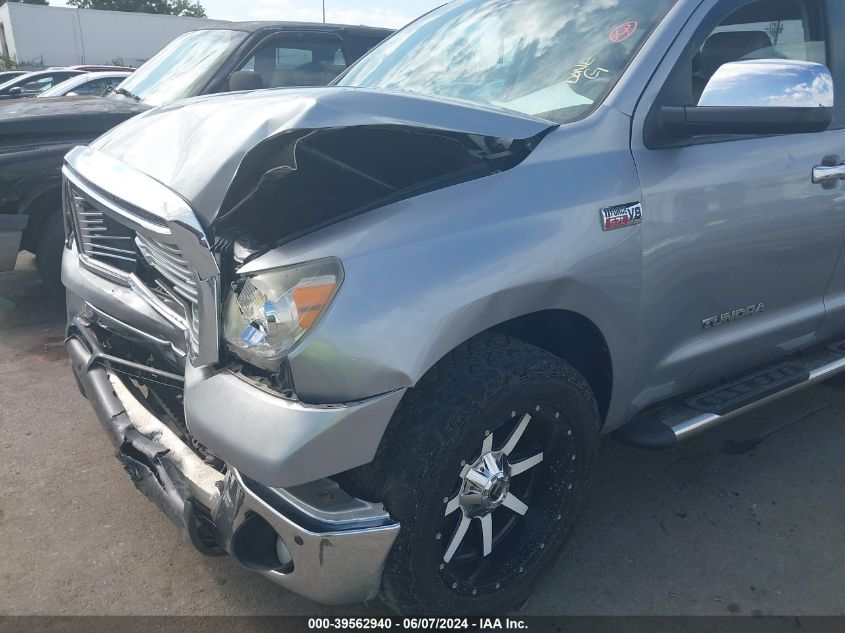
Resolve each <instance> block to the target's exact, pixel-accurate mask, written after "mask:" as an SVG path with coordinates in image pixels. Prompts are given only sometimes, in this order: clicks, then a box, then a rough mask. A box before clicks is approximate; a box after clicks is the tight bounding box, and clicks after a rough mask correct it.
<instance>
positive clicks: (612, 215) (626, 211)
mask: <svg viewBox="0 0 845 633" xmlns="http://www.w3.org/2000/svg"><path fill="white" fill-rule="evenodd" d="M600 214H601V215H600V217H601V228H602V229H604V230H605V231H612V230H613V229H624V228H625V227H626V226H634V225H635V224H640V223H641V222H642V221H643V205H642V204H640V203H639V202H631V203H629V204H620V205H618V206H615V207H606V208H604V209H602V210H601V211H600Z"/></svg>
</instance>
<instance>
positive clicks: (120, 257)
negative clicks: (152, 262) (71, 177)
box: [69, 188, 138, 272]
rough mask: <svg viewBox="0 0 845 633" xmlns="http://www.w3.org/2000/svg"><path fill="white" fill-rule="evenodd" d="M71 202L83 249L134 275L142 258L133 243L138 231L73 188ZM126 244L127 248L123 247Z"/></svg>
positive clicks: (82, 250) (70, 194) (92, 256)
mask: <svg viewBox="0 0 845 633" xmlns="http://www.w3.org/2000/svg"><path fill="white" fill-rule="evenodd" d="M69 201H70V204H71V209H72V211H73V216H74V218H73V221H74V224H75V225H76V233H77V237H78V241H79V250H80V251H81V252H83V253H85V255H87V256H88V257H91V258H93V259H97V260H101V261H105V262H106V263H108V264H109V265H111V266H115V267H116V268H119V269H120V270H123V271H124V272H133V271H134V270H135V264H136V263H137V259H138V257H137V253H136V251H135V247H134V244H132V239H133V236H134V231H133V230H132V229H130V228H129V227H127V226H124V225H123V224H121V223H120V222H118V221H117V220H115V219H114V218H112V217H110V216H108V215H106V214H105V213H104V212H103V211H101V210H100V209H99V208H97V207H96V206H94V205H93V204H91V203H90V202H89V201H88V200H86V199H85V198H84V197H82V196H81V195H79V194H78V193H77V192H76V191H74V190H73V189H72V188H71V190H70V191H69ZM123 245H125V246H126V247H127V248H119V246H123Z"/></svg>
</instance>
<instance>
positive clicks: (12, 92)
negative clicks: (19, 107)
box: [8, 86, 23, 97]
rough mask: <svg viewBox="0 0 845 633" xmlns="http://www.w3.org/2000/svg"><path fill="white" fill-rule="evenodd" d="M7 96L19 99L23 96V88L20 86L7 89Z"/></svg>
mask: <svg viewBox="0 0 845 633" xmlns="http://www.w3.org/2000/svg"><path fill="white" fill-rule="evenodd" d="M8 94H9V96H11V97H20V96H21V95H23V88H21V87H20V86H15V87H14V88H9V93H8Z"/></svg>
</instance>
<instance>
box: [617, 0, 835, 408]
mask: <svg viewBox="0 0 845 633" xmlns="http://www.w3.org/2000/svg"><path fill="white" fill-rule="evenodd" d="M827 26H828V23H827V19H826V14H825V10H824V6H823V3H822V2H820V1H815V0H785V1H774V0H756V1H750V0H745V1H744V2H739V3H737V2H736V0H732V1H730V2H729V1H721V2H720V1H716V0H713V1H711V2H706V3H704V4H703V5H702V7H701V8H700V9H699V11H698V14H697V17H696V18H694V20H693V23H691V24H690V25H689V26H688V27H687V33H688V35H687V39H686V42H684V40H680V41H679V43H678V44H677V45H676V49H677V48H678V47H680V48H681V49H682V50H681V51H680V54H679V53H678V52H677V51H676V52H675V53H674V55H675V58H676V60H677V62H676V63H674V64H673V65H671V66H670V67H669V68H667V69H661V71H660V72H658V74H657V75H656V76H655V80H656V81H658V82H659V83H658V84H657V85H656V86H650V87H649V88H648V89H647V91H646V94H645V98H643V99H642V100H641V102H640V103H641V106H640V107H639V108H638V110H637V112H636V113H635V121H634V128H633V129H634V130H635V133H634V135H633V138H632V151H633V156H634V159H635V161H636V165H637V169H638V172H639V175H640V178H641V184H642V191H643V200H642V203H643V213H644V219H643V224H642V239H643V245H642V246H643V288H642V305H641V306H640V316H639V321H640V348H639V349H640V354H639V366H640V370H641V371H640V375H642V376H648V377H649V379H648V380H647V381H646V382H645V383H644V384H643V385H641V389H640V390H639V394H638V395H637V396H636V398H635V399H634V402H633V404H632V408H633V409H635V410H639V409H641V408H643V407H644V406H647V405H648V404H651V403H653V402H656V401H659V400H662V399H665V398H668V397H670V396H673V395H677V394H680V393H684V392H687V391H690V390H692V389H696V388H700V387H702V386H703V385H706V384H708V383H712V382H715V381H719V380H723V379H726V378H730V377H734V376H736V375H738V374H741V373H743V372H746V371H749V370H750V369H752V368H755V367H757V366H760V365H763V364H766V363H770V362H772V361H774V360H776V359H778V358H781V357H783V356H784V355H785V354H788V353H790V352H794V351H796V350H800V349H802V348H805V347H807V346H809V345H810V344H811V343H813V342H814V340H815V338H816V335H817V333H818V332H819V328H820V326H821V325H822V323H823V321H824V318H825V291H826V289H827V287H828V282H829V281H830V279H831V275H832V273H833V271H834V269H835V267H836V265H837V261H838V259H839V257H840V253H841V251H842V246H843V241H845V196H844V195H843V191H845V189H843V187H842V185H841V184H837V185H835V186H834V187H825V186H822V185H820V184H814V183H813V179H812V174H813V169H814V167H815V166H817V165H819V164H821V163H822V162H823V160H824V159H825V157H831V156H836V155H838V156H845V130H842V129H838V127H837V125H836V124H834V126H832V127H831V128H830V129H828V130H827V131H825V132H821V133H814V134H794V135H782V136H762V135H761V136H755V135H753V134H746V135H732V136H724V137H700V138H696V137H693V138H690V139H684V140H683V141H672V140H671V139H667V138H665V136H663V135H662V133H661V132H660V130H658V129H656V128H655V126H654V123H653V112H654V111H655V110H654V108H655V107H657V106H659V105H670V104H672V105H675V104H679V103H680V104H683V103H687V104H692V105H695V104H697V99H698V97H699V96H700V94H701V92H702V90H703V89H704V86H705V85H706V84H707V82H708V79H709V77H710V76H712V74H713V73H714V72H715V71H716V70H717V69H718V68H719V67H721V66H722V65H723V64H726V63H729V62H731V61H737V60H740V59H770V58H778V59H797V60H802V61H814V62H818V63H826V64H830V63H831V62H832V61H833V60H831V59H829V58H828V55H827V50H828V49H829V47H828V46H827V44H828V35H827V33H828V29H827ZM690 33H692V35H691V39H690V35H689V34H690ZM671 57H672V54H671V53H670V55H669V56H667V60H668V59H669V58H671ZM637 130H638V132H636V131H637Z"/></svg>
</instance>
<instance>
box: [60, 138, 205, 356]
mask: <svg viewBox="0 0 845 633" xmlns="http://www.w3.org/2000/svg"><path fill="white" fill-rule="evenodd" d="M62 174H63V175H64V177H65V184H64V186H65V197H64V203H65V215H66V217H67V218H68V219H70V220H71V223H70V224H73V225H74V227H73V230H74V233H75V241H76V246H77V247H78V249H79V251H80V258H79V261H80V264H81V265H83V266H86V267H88V270H89V271H90V272H93V273H94V274H98V275H102V276H104V277H107V278H108V279H110V280H111V281H114V282H116V283H119V284H122V285H125V286H127V287H128V288H130V289H132V290H133V292H134V293H135V294H136V295H137V296H138V297H140V298H141V299H142V300H144V301H145V302H146V303H147V304H149V305H150V306H151V307H152V308H153V309H154V310H156V311H157V312H158V313H159V314H160V315H161V316H162V317H163V318H164V319H166V320H167V321H169V322H170V324H171V325H173V326H175V327H177V328H179V329H181V330H183V331H184V332H185V339H186V343H187V350H186V351H188V352H189V356H190V358H191V362H192V363H193V365H194V366H195V367H203V366H206V365H209V364H211V363H214V362H216V361H217V360H218V358H219V346H220V335H219V332H220V322H219V319H220V270H219V267H218V263H217V259H216V257H215V255H214V253H213V252H212V251H211V249H210V247H209V243H208V240H207V238H206V235H205V231H204V229H203V227H202V225H201V224H200V222H199V220H198V218H197V216H196V214H195V213H194V211H193V210H192V209H191V207H190V206H189V205H188V204H186V202H185V201H184V200H183V199H182V198H180V197H179V196H178V195H177V194H176V193H175V192H174V191H173V190H171V189H169V188H168V187H166V186H165V185H163V184H161V183H160V182H158V181H156V180H154V179H152V178H150V177H149V176H147V175H146V174H144V173H142V172H139V171H137V170H135V169H133V168H132V167H130V166H129V165H126V164H125V163H122V162H121V161H117V160H115V159H113V158H111V157H110V156H108V155H106V154H101V153H100V152H98V151H96V150H92V149H91V148H88V147H77V148H74V149H73V150H71V151H70V152H69V153H68V154H67V155H66V156H65V166H64V167H63V168H62ZM88 214H91V215H88ZM83 227H84V230H83ZM115 237H116V238H122V239H117V240H113V239H104V238H115ZM95 258H96V259H102V260H103V261H101V262H95V261H94V260H95ZM94 264H96V265H94ZM117 269H120V270H117ZM176 304H179V305H178V306H177V305H176ZM178 308H181V309H178Z"/></svg>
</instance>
